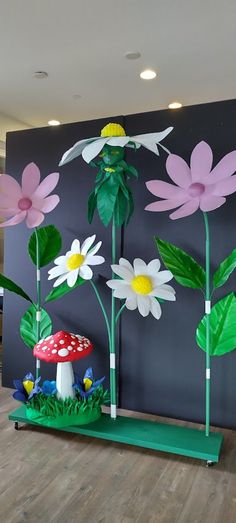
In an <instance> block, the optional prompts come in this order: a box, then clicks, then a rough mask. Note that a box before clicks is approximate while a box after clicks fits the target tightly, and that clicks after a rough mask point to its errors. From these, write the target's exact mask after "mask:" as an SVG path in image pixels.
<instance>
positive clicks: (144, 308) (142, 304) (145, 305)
mask: <svg viewBox="0 0 236 523" xmlns="http://www.w3.org/2000/svg"><path fill="white" fill-rule="evenodd" d="M137 302H138V310H139V312H140V314H141V316H144V317H145V316H148V314H149V312H150V309H151V300H150V298H149V296H141V295H140V294H138V295H137Z"/></svg>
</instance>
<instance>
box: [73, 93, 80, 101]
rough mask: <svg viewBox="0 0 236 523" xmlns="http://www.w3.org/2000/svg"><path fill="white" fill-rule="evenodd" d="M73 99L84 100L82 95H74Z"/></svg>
mask: <svg viewBox="0 0 236 523" xmlns="http://www.w3.org/2000/svg"><path fill="white" fill-rule="evenodd" d="M73 98H74V100H79V99H80V98H82V96H81V94H73Z"/></svg>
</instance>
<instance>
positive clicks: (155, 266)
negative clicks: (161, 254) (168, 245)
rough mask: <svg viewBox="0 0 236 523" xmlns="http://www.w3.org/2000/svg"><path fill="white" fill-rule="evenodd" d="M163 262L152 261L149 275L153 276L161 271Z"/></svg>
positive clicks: (149, 266) (148, 266)
mask: <svg viewBox="0 0 236 523" xmlns="http://www.w3.org/2000/svg"><path fill="white" fill-rule="evenodd" d="M160 266H161V262H160V260H158V259H156V260H152V261H150V262H149V263H148V265H147V268H148V274H151V275H152V276H153V275H154V274H155V273H156V272H158V271H159V270H160Z"/></svg>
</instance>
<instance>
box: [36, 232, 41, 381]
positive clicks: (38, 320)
mask: <svg viewBox="0 0 236 523" xmlns="http://www.w3.org/2000/svg"><path fill="white" fill-rule="evenodd" d="M35 237H36V281H37V303H36V314H37V316H36V322H37V323H36V325H37V341H39V340H40V324H41V323H40V319H41V318H40V315H41V274H40V252H39V238H38V230H37V227H36V228H35ZM39 372H40V360H38V359H36V379H37V378H38V377H39Z"/></svg>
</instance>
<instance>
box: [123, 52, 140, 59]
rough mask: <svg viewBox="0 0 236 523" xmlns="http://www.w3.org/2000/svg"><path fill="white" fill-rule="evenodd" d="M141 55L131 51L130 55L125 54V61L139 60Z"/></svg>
mask: <svg viewBox="0 0 236 523" xmlns="http://www.w3.org/2000/svg"><path fill="white" fill-rule="evenodd" d="M140 56H141V53H140V52H139V51H131V52H130V53H126V54H125V57H126V58H127V60H138V58H140Z"/></svg>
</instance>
